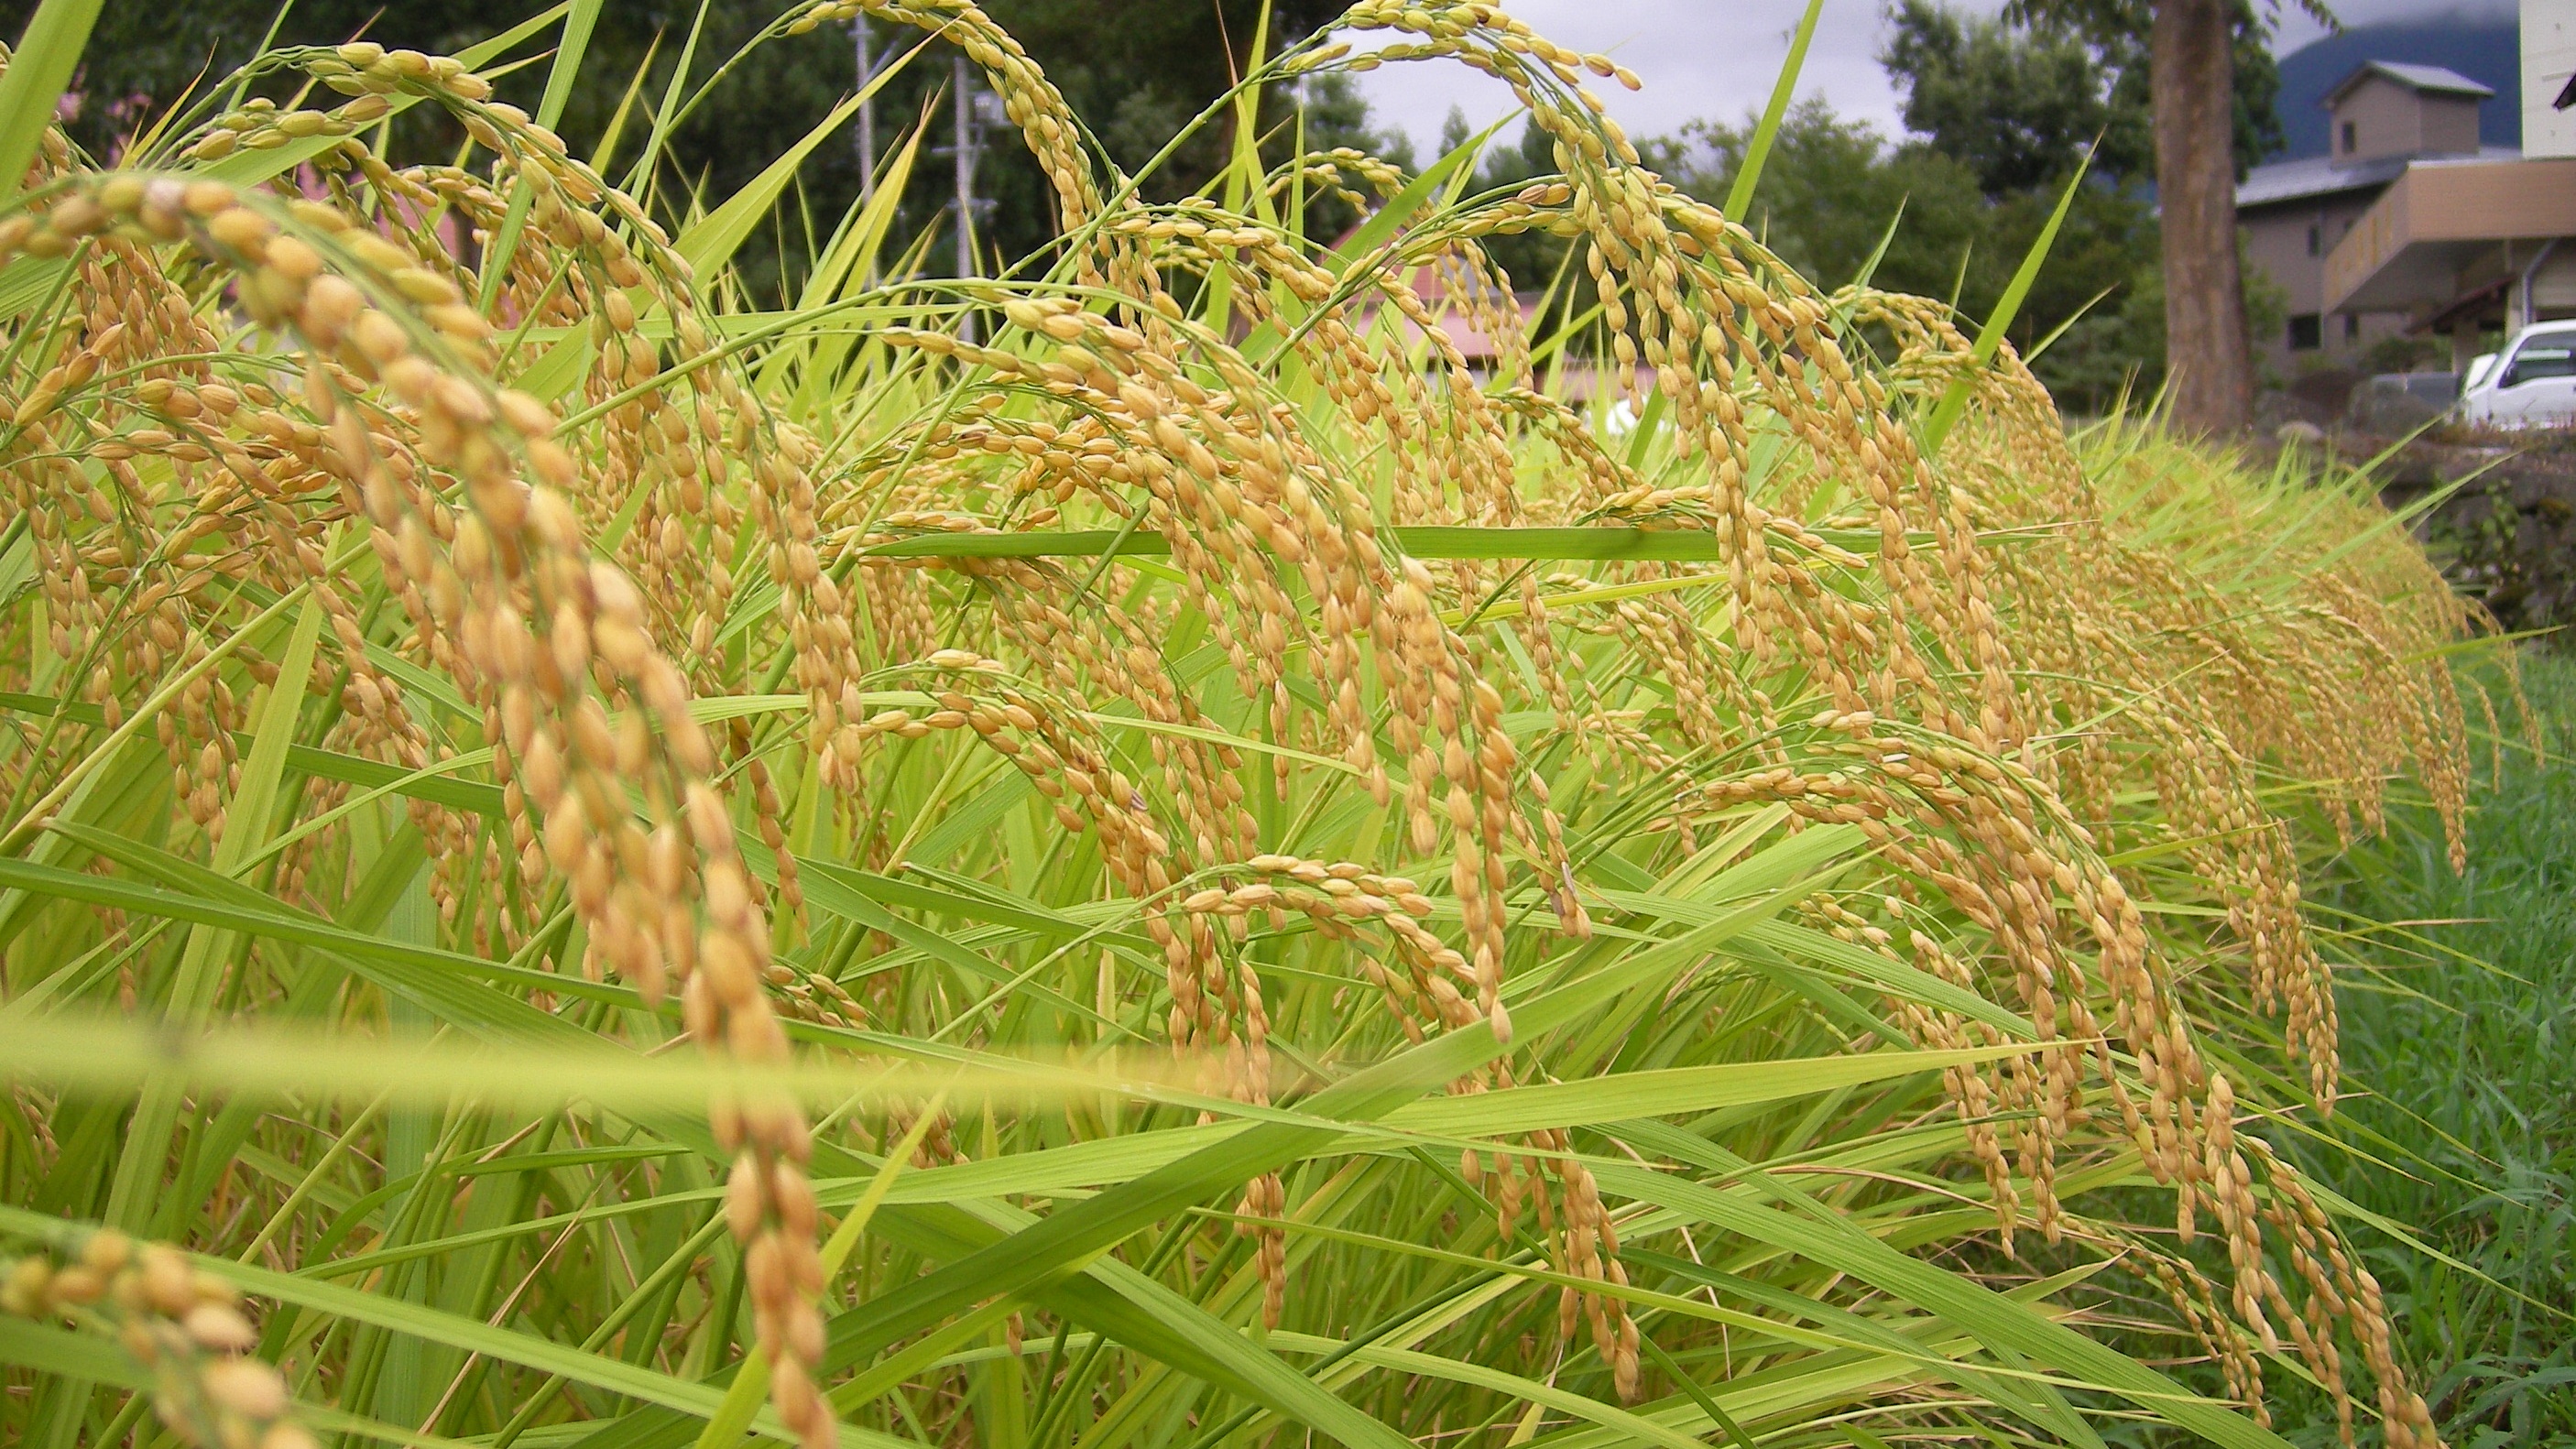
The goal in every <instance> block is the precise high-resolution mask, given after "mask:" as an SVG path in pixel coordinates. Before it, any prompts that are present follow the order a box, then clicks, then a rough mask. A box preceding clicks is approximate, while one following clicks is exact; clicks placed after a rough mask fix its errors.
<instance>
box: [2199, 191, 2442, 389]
mask: <svg viewBox="0 0 2576 1449" xmlns="http://www.w3.org/2000/svg"><path fill="white" fill-rule="evenodd" d="M2371 196H2372V193H2370V192H2367V191H2361V192H2354V193H2351V194H2349V195H2344V196H2323V197H2318V198H2316V199H2314V200H2312V201H2300V202H2281V203H2278V204H2276V205H2272V206H2266V207H2264V208H2262V209H2261V210H2260V211H2256V212H2250V213H2244V214H2241V215H2240V216H2239V218H2238V220H2239V223H2240V224H2241V226H2242V227H2243V229H2244V233H2245V260H2246V262H2247V264H2248V265H2249V266H2251V267H2252V268H2253V269H2255V270H2256V271H2258V272H2260V273H2261V274H2262V275H2263V276H2265V277H2267V278H2269V279H2270V281H2271V282H2272V284H2273V285H2274V286H2276V287H2278V288H2279V289H2280V290H2281V293H2282V300H2283V305H2282V309H2281V310H2282V312H2283V314H2284V316H2283V318H2282V321H2281V322H2280V323H2279V324H2278V325H2276V326H2274V327H2272V328H2271V329H2270V330H2269V331H2268V332H2267V333H2266V334H2265V335H2263V336H2259V337H2256V338H2254V339H2253V341H2254V354H2255V357H2256V358H2257V360H2258V362H2259V363H2260V364H2261V365H2263V366H2265V367H2268V368H2269V369H2270V370H2271V372H2272V374H2273V375H2274V376H2275V377H2278V378H2279V379H2281V380H2282V381H2284V382H2286V381H2289V380H2290V379H2293V378H2295V377H2297V376H2298V375H2299V374H2300V373H2302V372H2310V371H2314V370H2316V369H2318V368H2323V367H2357V366H2359V365H2360V357H2361V354H2362V353H2364V352H2366V351H2368V350H2369V348H2370V345H2371V344H2372V343H2374V342H2377V341H2378V340H2379V339H2380V338H2382V337H2386V336H2388V335H2390V334H2391V333H2394V332H2399V331H2403V330H2404V327H2405V320H2406V319H2405V317H2404V316H2403V315H2402V314H2396V313H2378V312H2375V313H2370V314H2368V315H2365V316H2361V317H2357V318H2356V317H2337V316H2327V315H2325V266H2326V263H2325V255H2326V253H2327V252H2330V251H2332V250H2334V244H2335V243H2336V242H2339V241H2341V240H2343V238H2344V234H2345V233H2346V232H2349V231H2351V230H2352V226H2353V223H2354V222H2355V221H2358V220H2359V219H2360V218H2361V215H2362V213H2363V212H2365V211H2367V210H2369V209H2370V200H2371ZM2311 236H2313V237H2314V239H2315V250H2314V251H2311V250H2310V249H2309V247H2310V238H2311ZM2301 317H2313V318H2315V319H2316V327H2315V330H2314V336H2315V338H2316V345H2315V346H2314V347H2307V346H2302V345H2294V339H2295V340H2297V341H2300V342H2303V341H2304V340H2305V336H2306V335H2307V334H2306V333H2305V332H2304V331H2303V329H2302V327H2301V324H2300V323H2299V321H2298V319H2299V318H2301Z"/></svg>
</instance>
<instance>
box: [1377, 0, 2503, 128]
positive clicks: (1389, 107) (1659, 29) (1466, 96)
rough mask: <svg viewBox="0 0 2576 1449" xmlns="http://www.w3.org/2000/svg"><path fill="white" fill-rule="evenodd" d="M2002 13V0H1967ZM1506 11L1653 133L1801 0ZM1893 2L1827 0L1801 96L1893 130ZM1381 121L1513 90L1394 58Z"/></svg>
mask: <svg viewBox="0 0 2576 1449" xmlns="http://www.w3.org/2000/svg"><path fill="white" fill-rule="evenodd" d="M1966 3H1967V4H1968V5H1969V7H1970V8H1973V9H1978V10H1984V11H1989V12H1991V11H1993V10H1996V9H1999V8H2001V3H2002V0H1966ZM2331 3H2332V5H2333V9H2334V11H2335V13H2336V14H2337V15H2339V16H2341V17H2342V19H2343V21H2344V23H2345V24H2347V25H2359V24H2366V23H2368V22H2370V21H2374V20H2392V19H2415V18H2424V17H2429V16H2434V15H2441V14H2446V13H2456V12H2459V11H2461V10H2463V9H2464V8H2468V9H2475V10H2478V11H2509V10H2510V9H2512V7H2513V0H2465V3H2463V0H2331ZM1504 4H1505V6H1506V8H1508V9H1509V10H1510V11H1511V12H1512V13H1513V14H1515V15H1517V16H1519V17H1520V18H1521V19H1523V20H1526V21H1528V22H1529V23H1530V25H1531V26H1532V27H1533V28H1534V29H1536V30H1537V31H1538V32H1539V33H1540V34H1541V35H1544V36H1546V37H1547V38H1549V39H1550V40H1553V41H1555V42H1557V43H1558V44H1560V45H1565V46H1571V47H1572V48H1574V49H1576V50H1583V51H1594V50H1598V51H1606V52H1607V53H1609V54H1610V55H1612V56H1613V57H1616V58H1617V59H1618V60H1620V61H1622V62H1624V63H1625V64H1626V65H1627V66H1628V67H1629V68H1630V69H1632V70H1634V71H1636V72H1637V74H1638V75H1639V76H1640V77H1642V78H1643V79H1644V81H1645V83H1646V88H1645V89H1644V90H1643V91H1641V92H1638V93H1636V94H1633V95H1632V94H1630V93H1628V92H1625V91H1622V90H1620V89H1618V88H1617V87H1616V86H1615V85H1607V84H1606V83H1605V84H1604V88H1603V94H1602V99H1603V100H1604V101H1606V102H1608V103H1609V105H1610V107H1611V114H1613V115H1615V116H1617V117H1618V118H1619V122H1620V124H1621V125H1623V126H1625V127H1627V129H1628V131H1629V132H1630V134H1632V135H1637V136H1651V135H1658V134H1662V133H1665V132H1669V131H1672V130H1675V129H1677V128H1678V127H1680V125H1681V124H1682V123H1683V122H1685V121H1689V120H1693V119H1696V118H1700V117H1717V118H1721V119H1726V120H1735V119H1738V118H1740V117H1742V116H1743V115H1744V114H1745V113H1746V112H1748V111H1753V110H1757V109H1759V108H1760V107H1761V105H1762V103H1763V101H1765V100H1766V99H1768V98H1769V96H1770V94H1771V86H1772V83H1773V81H1774V80H1775V79H1776V78H1777V77H1778V76H1779V73H1780V63H1781V61H1783V60H1784V59H1786V58H1787V57H1788V54H1789V34H1790V32H1791V31H1792V30H1793V29H1794V28H1795V27H1796V25H1797V22H1798V16H1799V15H1800V14H1801V13H1802V12H1803V11H1804V10H1805V8H1806V6H1805V4H1804V0H1504ZM1884 9H1885V4H1884V0H1825V10H1824V17H1823V19H1822V20H1821V21H1819V22H1818V24H1817V27H1816V39H1815V43H1814V45H1812V46H1811V47H1810V48H1809V49H1808V52H1807V64H1806V67H1805V68H1804V70H1802V71H1801V72H1800V78H1799V83H1798V94H1799V96H1800V98H1801V99H1804V98H1805V97H1807V96H1811V95H1821V96H1823V97H1824V98H1825V99H1826V100H1827V101H1828V102H1830V103H1831V104H1832V105H1833V107H1834V109H1835V110H1837V111H1840V112H1842V113H1843V114H1845V115H1848V116H1857V117H1865V118H1867V119H1869V120H1872V121H1875V122H1876V123H1878V125H1879V126H1880V127H1881V128H1882V129H1885V130H1888V131H1890V132H1893V131H1896V130H1899V129H1901V128H1900V127H1899V125H1898V123H1897V110H1898V106H1899V104H1900V103H1899V101H1898V98H1897V96H1896V94H1895V93H1894V92H1893V91H1892V90H1890V89H1889V87H1888V84H1887V76H1886V73H1885V72H1883V71H1881V70H1880V69H1879V66H1878V59H1877V56H1878V48H1879V45H1880V43H1881V40H1882V37H1883V33H1884V30H1885V20H1884ZM2282 9H2283V10H2284V12H2287V13H2285V14H2284V15H2283V18H2282V25H2281V40H2280V48H2281V49H2283V50H2285V51H2286V50H2292V49H2296V48H2297V47H2298V46H2300V45H2303V44H2305V43H2307V42H2308V41H2309V40H2312V39H2314V38H2315V37H2316V36H2317V35H2318V34H2319V33H2320V32H2319V30H2318V27H2317V26H2316V24H2315V22H2313V21H2310V20H2308V19H2307V18H2306V17H2305V16H2304V15H2303V14H2299V13H2298V12H2297V8H2296V6H2295V4H2285V5H2283V6H2282ZM1360 85H1361V87H1362V89H1363V91H1364V92H1365V93H1366V95H1367V96H1368V100H1369V105H1370V108H1371V109H1372V110H1373V111H1374V112H1375V113H1376V114H1377V116H1378V117H1379V118H1380V124H1389V123H1391V124H1393V125H1395V126H1398V127H1401V128H1402V129H1403V130H1404V131H1405V132H1407V133H1408V134H1410V135H1411V136H1413V137H1414V139H1415V143H1416V144H1417V145H1418V146H1420V147H1423V148H1424V149H1425V150H1427V149H1428V148H1429V146H1430V143H1431V142H1432V141H1433V140H1435V139H1436V138H1437V137H1438V136H1439V134H1440V123H1441V121H1442V120H1443V119H1445V118H1446V117H1447V116H1448V114H1449V108H1450V107H1451V106H1453V105H1454V106H1457V107H1459V108H1461V109H1463V110H1464V111H1465V112H1466V115H1467V119H1468V120H1469V121H1471V122H1473V123H1475V124H1476V125H1477V126H1479V127H1482V126H1483V125H1485V124H1486V123H1487V122H1490V121H1492V120H1494V119H1495V118H1497V117H1499V116H1502V115H1504V114H1505V113H1507V112H1508V111H1510V110H1511V109H1512V100H1511V93H1510V92H1509V91H1506V90H1505V89H1503V87H1502V85H1501V83H1500V82H1497V81H1493V80H1489V79H1487V78H1486V77H1484V76H1481V75H1478V74H1476V73H1475V72H1474V71H1471V70H1468V69H1466V68H1465V67H1463V66H1460V65H1456V64H1451V63H1443V62H1437V61H1433V62H1416V63H1408V64H1404V65H1394V66H1387V67H1384V68H1381V69H1379V70H1376V71H1372V72H1370V73H1369V74H1367V75H1364V76H1362V77H1360Z"/></svg>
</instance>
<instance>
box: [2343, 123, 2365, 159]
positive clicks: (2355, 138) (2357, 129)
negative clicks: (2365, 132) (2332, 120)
mask: <svg viewBox="0 0 2576 1449" xmlns="http://www.w3.org/2000/svg"><path fill="white" fill-rule="evenodd" d="M2359 149H2361V125H2360V123H2359V122H2357V121H2346V122H2344V123H2343V154H2345V155H2347V156H2349V155H2351V154H2352V153H2353V152H2355V151H2357V150H2359Z"/></svg>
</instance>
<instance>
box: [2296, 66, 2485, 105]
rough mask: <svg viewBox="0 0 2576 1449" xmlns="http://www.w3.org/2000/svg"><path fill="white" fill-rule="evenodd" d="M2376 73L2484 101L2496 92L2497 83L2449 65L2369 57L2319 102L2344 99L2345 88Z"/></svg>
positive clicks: (2424, 89)
mask: <svg viewBox="0 0 2576 1449" xmlns="http://www.w3.org/2000/svg"><path fill="white" fill-rule="evenodd" d="M2373 75H2375V76H2381V77H2384V78H2386V79H2388V80H2393V81H2395V82H2397V83H2398V84H2399V85H2401V86H2404V87H2406V88H2407V89H2408V90H2411V91H2422V92H2424V93H2426V94H2428V95H2437V96H2466V97H2468V98H2469V99H2471V100H2477V101H2483V100H2485V99H2486V98H2487V97H2489V96H2491V95H2494V94H2495V87H2493V86H2491V85H2487V84H2486V83H2484V82H2482V81H2473V80H2471V79H2469V78H2468V77H2467V76H2464V75H2462V74H2460V73H2459V72H2458V71H2455V70H2452V69H2451V68H2449V67H2448V66H2439V65H2408V64H2406V63H2404V62H2403V61H2395V60H2365V61H2363V62H2362V63H2361V64H2360V65H2358V66H2356V67H2354V69H2353V72H2352V74H2350V75H2348V76H2345V77H2344V78H2343V79H2342V80H2339V81H2337V82H2335V85H2334V89H2332V90H2329V91H2327V92H2326V98H2325V99H2324V100H2323V101H2321V102H2319V104H2321V105H2328V106H2331V105H2333V104H2334V103H2335V102H2336V101H2339V100H2341V99H2343V93H2344V92H2346V91H2348V90H2351V89H2352V88H2353V87H2354V86H2357V85H2359V84H2361V81H2362V78H2363V77H2365V76H2373Z"/></svg>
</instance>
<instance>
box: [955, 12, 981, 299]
mask: <svg viewBox="0 0 2576 1449" xmlns="http://www.w3.org/2000/svg"><path fill="white" fill-rule="evenodd" d="M950 64H951V65H952V66H953V67H954V69H953V71H952V72H951V75H952V80H951V84H950V89H951V90H953V91H955V92H956V98H957V127H956V128H957V145H956V151H957V275H959V276H961V277H971V276H973V275H975V78H974V77H975V73H974V70H973V68H972V67H970V66H969V65H968V64H967V63H966V57H965V56H964V55H959V56H958V57H957V58H956V59H955V60H954V61H951V62H950Z"/></svg>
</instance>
